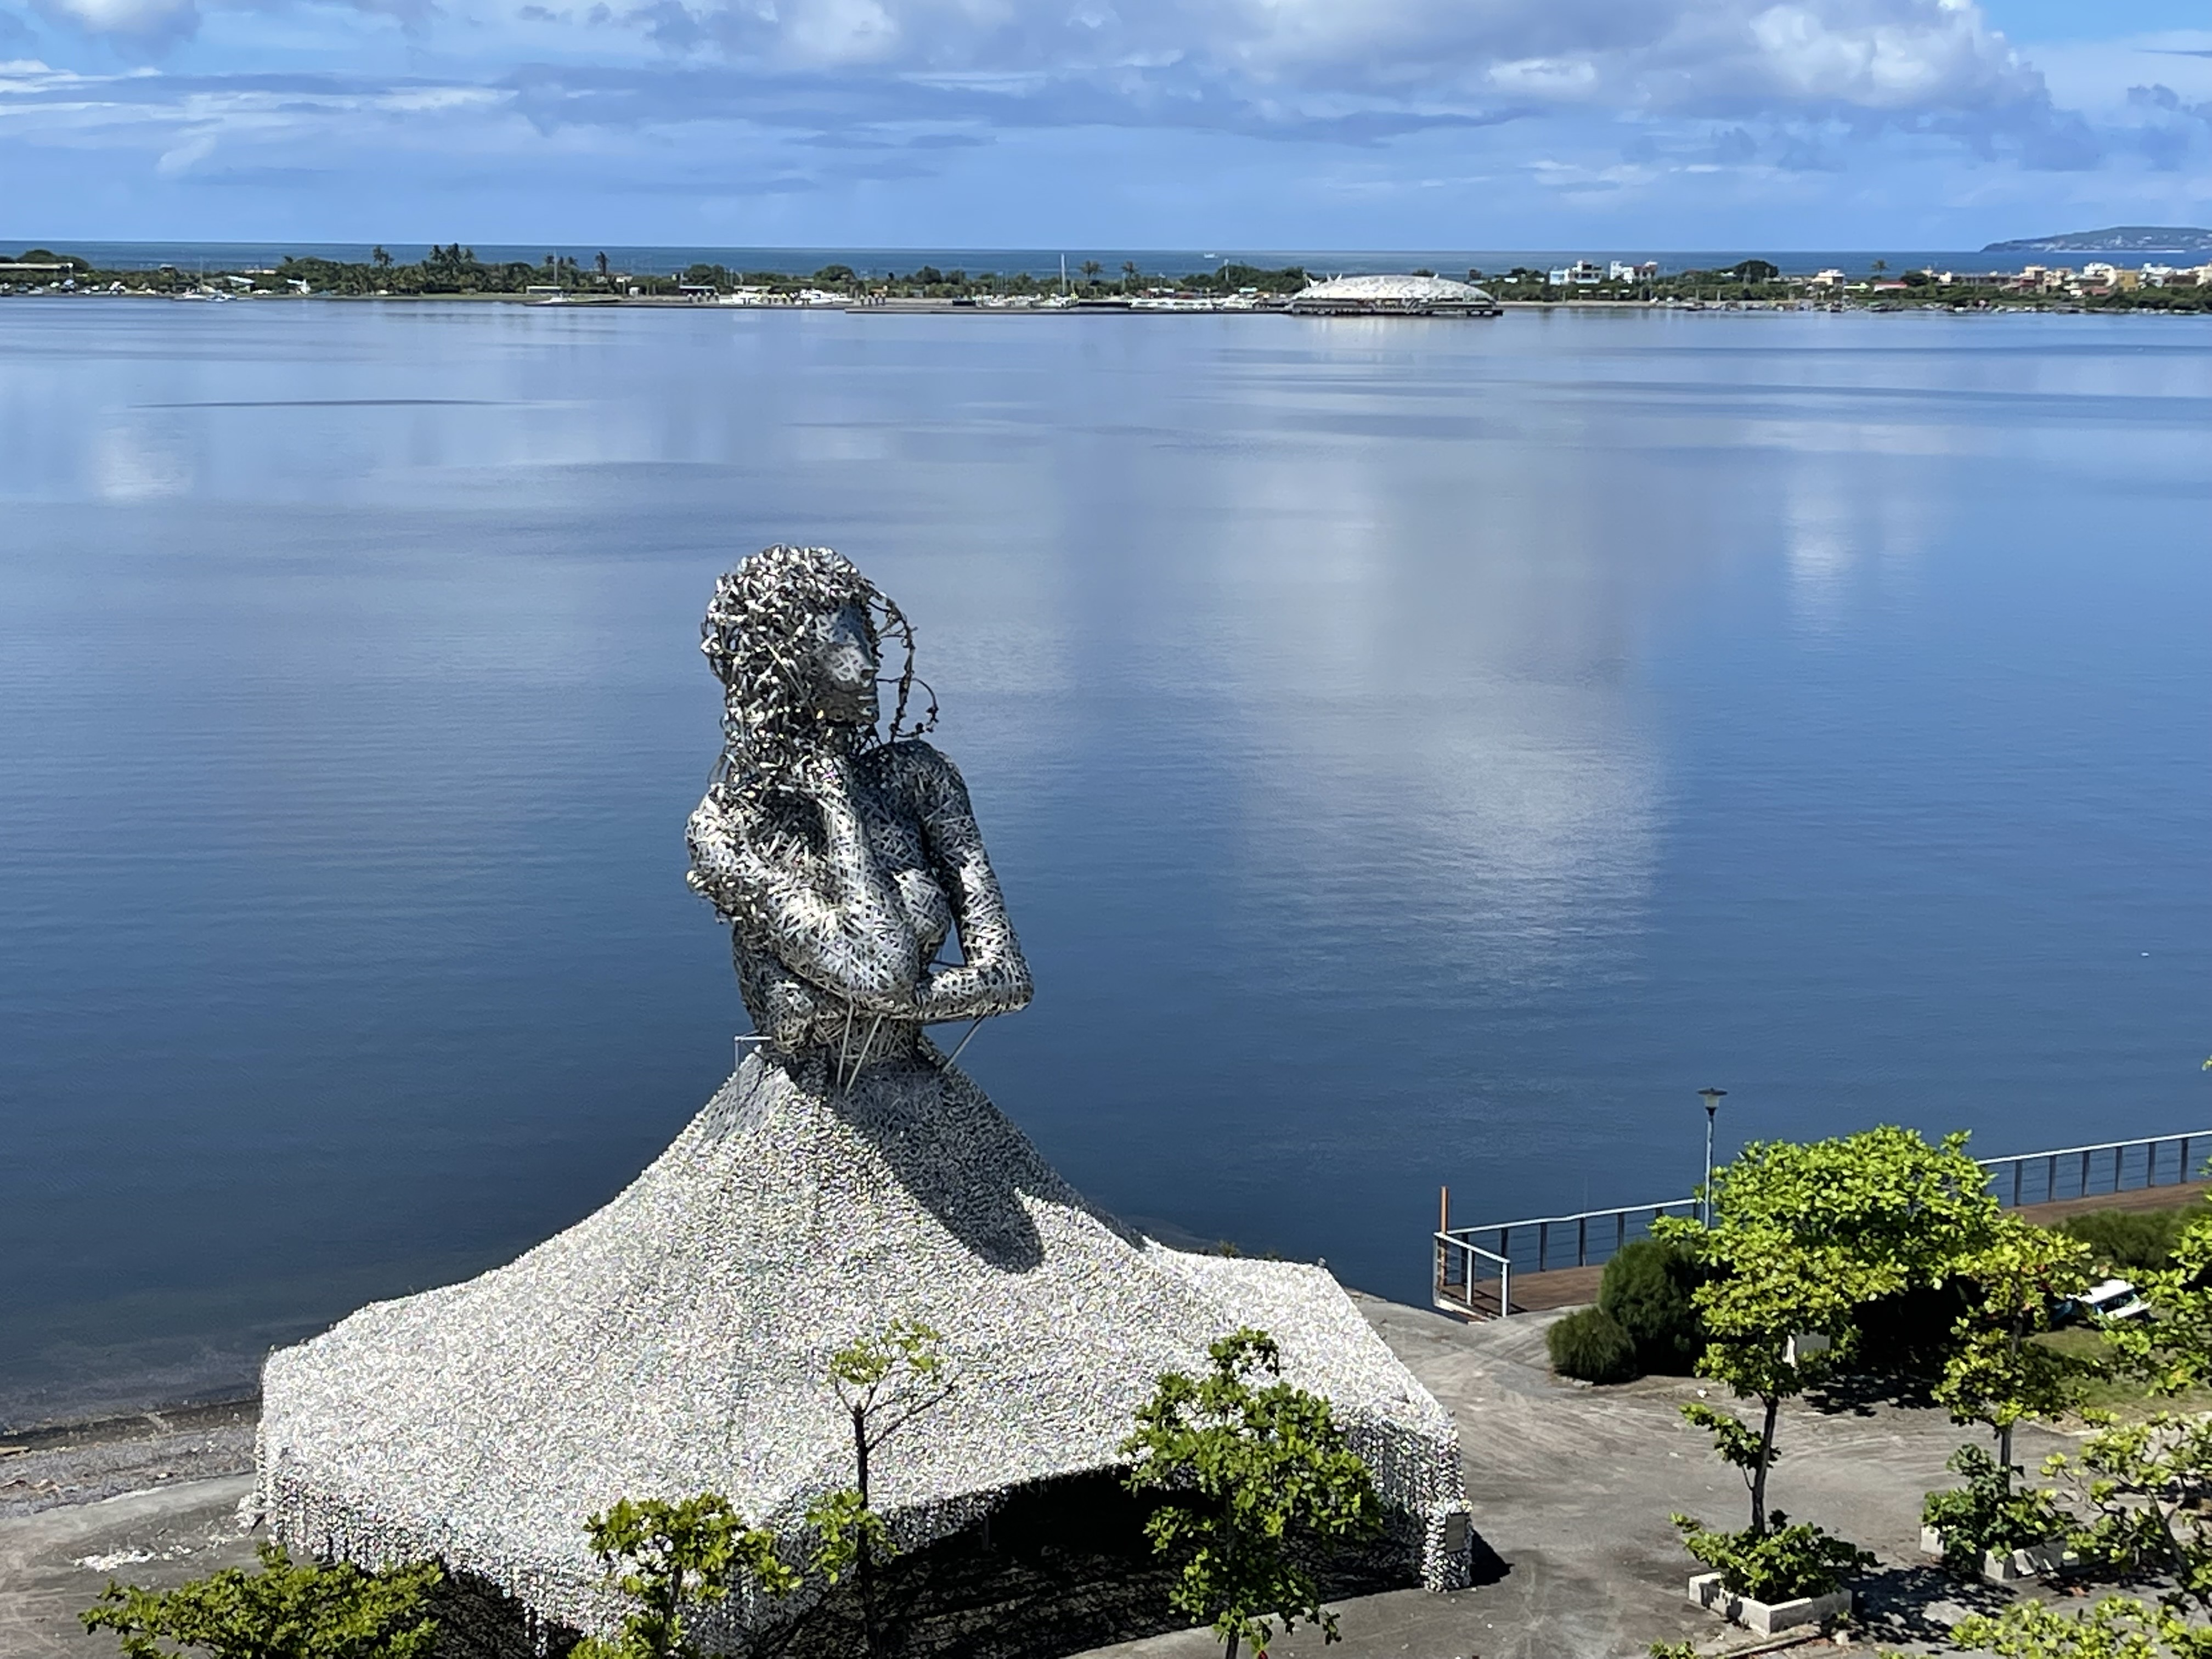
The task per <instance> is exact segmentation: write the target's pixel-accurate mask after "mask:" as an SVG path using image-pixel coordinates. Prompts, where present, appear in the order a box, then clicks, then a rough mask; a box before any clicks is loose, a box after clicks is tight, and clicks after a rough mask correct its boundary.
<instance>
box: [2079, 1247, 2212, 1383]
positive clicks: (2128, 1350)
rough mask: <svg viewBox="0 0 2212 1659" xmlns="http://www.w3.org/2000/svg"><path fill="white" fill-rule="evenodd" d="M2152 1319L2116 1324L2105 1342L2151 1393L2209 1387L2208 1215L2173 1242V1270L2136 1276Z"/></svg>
mask: <svg viewBox="0 0 2212 1659" xmlns="http://www.w3.org/2000/svg"><path fill="white" fill-rule="evenodd" d="M2135 1278H2136V1287H2137V1288H2138V1289H2139V1290H2140V1291H2142V1295H2143V1297H2144V1299H2145V1300H2146V1301H2148V1303H2149V1304H2150V1305H2151V1311H2152V1313H2153V1315H2154V1317H2152V1318H2149V1319H2130V1320H2121V1321H2116V1322H2113V1323H2112V1324H2110V1325H2107V1326H2106V1328H2105V1340H2106V1344H2107V1345H2108V1346H2110V1347H2111V1348H2112V1351H2113V1352H2114V1353H2115V1355H2116V1356H2117V1358H2118V1362H2119V1364H2121V1365H2122V1366H2124V1368H2125V1369H2126V1370H2129V1371H2130V1372H2132V1373H2134V1374H2135V1375H2136V1376H2141V1377H2142V1378H2143V1379H2144V1380H2145V1381H2146V1382H2148V1384H2149V1385H2150V1389H2151V1391H2152V1392H2153V1393H2154V1394H2161V1395H2175V1394H2179V1393H2181V1392H2182V1391H2183V1390H2184V1389H2191V1388H2196V1387H2200V1386H2202V1385H2203V1384H2205V1383H2212V1213H2208V1214H2204V1215H2200V1216H2197V1217H2193V1218H2191V1220H2190V1221H2189V1223H2188V1224H2187V1225H2185V1226H2184V1227H2183V1228H2182V1230H2181V1235H2180V1237H2178V1238H2177V1239H2175V1240H2174V1243H2173V1265H2172V1267H2167V1268H2165V1269H2162V1270H2159V1271H2154V1272H2150V1273H2139V1274H2136V1276H2135Z"/></svg>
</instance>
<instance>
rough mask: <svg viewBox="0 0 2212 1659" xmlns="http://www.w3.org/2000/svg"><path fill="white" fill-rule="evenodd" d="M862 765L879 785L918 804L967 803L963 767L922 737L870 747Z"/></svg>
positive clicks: (871, 778) (862, 758)
mask: <svg viewBox="0 0 2212 1659" xmlns="http://www.w3.org/2000/svg"><path fill="white" fill-rule="evenodd" d="M860 768H861V769H862V770H863V771H864V772H865V773H866V775H867V776H868V777H869V779H870V780H871V781H872V782H874V783H875V784H876V785H877V786H878V787H881V788H884V789H887V790H890V791H891V792H893V793H896V794H898V795H900V796H902V797H903V798H904V799H908V800H911V801H912V802H914V803H915V805H916V806H917V807H924V808H927V807H932V806H939V805H951V804H954V803H957V804H958V805H963V806H964V805H966V804H967V800H968V786H967V783H966V782H965V781H963V779H962V778H961V775H960V769H959V768H958V767H957V766H955V765H954V764H953V763H952V759H951V756H949V755H947V754H945V751H944V750H941V749H939V748H938V747H937V746H936V745H935V744H928V743H924V742H923V741H922V740H921V738H901V739H900V740H899V741H898V742H896V743H886V744H879V745H878V746H877V747H876V748H873V749H871V750H868V751H867V753H866V754H865V755H863V756H862V757H860Z"/></svg>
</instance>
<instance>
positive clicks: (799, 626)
mask: <svg viewBox="0 0 2212 1659" xmlns="http://www.w3.org/2000/svg"><path fill="white" fill-rule="evenodd" d="M848 605H852V606H854V607H857V608H858V609H859V611H860V614H861V615H862V616H863V617H865V618H866V621H867V626H868V630H869V633H870V635H871V636H872V640H873V641H874V643H875V644H876V646H877V647H878V649H879V650H880V649H881V648H882V645H883V642H884V641H885V640H895V641H897V642H898V643H899V644H900V645H901V646H902V647H904V649H905V653H906V660H905V662H904V664H903V665H902V666H901V668H900V670H899V677H898V701H897V703H896V707H895V708H893V710H892V714H891V722H890V726H889V727H888V728H886V729H885V730H884V732H883V733H882V734H881V735H880V736H877V735H874V734H870V735H869V736H868V737H866V738H864V739H863V743H864V744H866V745H868V746H872V745H873V744H877V743H886V744H887V743H895V742H896V741H897V740H898V739H899V738H901V737H902V736H915V735H917V734H919V733H921V732H927V731H928V730H930V729H931V728H932V727H933V726H935V725H936V724H937V699H936V697H935V696H934V695H932V694H930V692H929V686H928V684H927V682H926V681H919V680H917V679H916V678H915V671H914V625H913V624H912V623H909V622H908V621H907V619H906V615H905V613H904V612H903V611H901V610H900V609H899V608H898V606H896V605H893V604H892V603H891V602H890V600H889V599H886V598H884V595H883V594H882V593H881V592H878V589H877V587H876V585H875V584H874V583H873V582H872V581H870V580H868V579H867V578H866V576H863V575H862V574H860V572H859V571H858V570H857V569H855V568H854V566H853V562H852V561H851V560H849V559H848V558H846V557H845V556H843V555H842V554H840V553H836V552H834V551H832V550H830V549H829V548H826V547H785V546H781V545H779V546H775V547H764V548H763V549H762V550H760V551H759V552H757V553H756V554H754V555H753V556H751V557H750V558H749V559H747V560H745V561H744V562H742V563H740V564H739V565H738V567H737V568H735V569H733V570H732V571H731V572H730V573H729V574H727V575H726V576H724V577H723V578H722V579H721V580H720V581H718V582H716V583H715V584H714V599H712V600H711V601H710V602H709V603H708V606H707V620H706V622H705V623H703V624H702V627H701V629H700V636H701V637H700V641H699V648H700V649H701V650H702V651H703V652H705V653H706V654H707V660H708V663H709V664H711V665H713V667H714V677H715V678H717V679H719V680H720V681H721V682H722V688H723V692H724V696H723V699H722V757H721V760H720V763H719V764H718V765H717V766H716V768H715V770H714V782H715V784H716V785H717V786H719V787H721V788H723V789H725V790H726V791H728V792H730V793H734V794H736V795H738V796H741V797H750V798H752V799H756V800H757V799H760V798H761V797H763V796H764V795H765V794H766V793H769V792H770V791H772V790H774V789H775V788H777V787H779V786H780V785H781V783H782V782H783V781H784V779H785V778H786V777H787V775H789V774H790V772H791V771H792V770H793V768H795V767H796V766H797V765H798V764H799V762H800V761H801V760H803V759H804V758H805V757H806V756H807V755H808V754H810V753H811V752H813V751H815V750H817V749H818V748H819V747H820V746H821V744H822V738H823V732H822V724H821V720H820V717H819V716H818V715H817V714H816V713H815V711H814V710H813V709H812V708H810V707H809V706H808V704H807V699H806V673H807V670H806V668H805V664H804V659H805V656H806V655H807V653H808V649H809V647H810V646H811V643H812V641H813V636H814V632H815V630H816V629H819V628H821V627H822V626H823V625H824V623H825V622H826V620H827V618H829V617H832V616H834V615H836V613H837V612H838V611H842V610H843V609H845V607H846V606H848ZM917 684H920V685H921V689H922V690H923V692H924V694H925V695H927V696H929V707H928V709H927V712H926V713H925V714H923V715H922V716H921V719H920V720H918V721H916V722H915V726H913V728H912V729H911V731H909V730H908V729H907V727H906V714H907V705H908V700H909V698H910V697H911V696H912V695H913V692H914V688H915V686H916V685H917Z"/></svg>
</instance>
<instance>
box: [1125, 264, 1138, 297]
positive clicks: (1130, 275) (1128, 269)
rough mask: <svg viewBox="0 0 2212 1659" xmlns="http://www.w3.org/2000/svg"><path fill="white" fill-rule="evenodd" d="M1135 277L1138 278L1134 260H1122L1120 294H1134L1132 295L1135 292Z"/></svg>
mask: <svg viewBox="0 0 2212 1659" xmlns="http://www.w3.org/2000/svg"><path fill="white" fill-rule="evenodd" d="M1137 276H1138V271H1137V262H1136V261H1135V260H1134V259H1124V260H1122V261H1121V292H1122V293H1124V294H1134V293H1135V292H1136V291H1137Z"/></svg>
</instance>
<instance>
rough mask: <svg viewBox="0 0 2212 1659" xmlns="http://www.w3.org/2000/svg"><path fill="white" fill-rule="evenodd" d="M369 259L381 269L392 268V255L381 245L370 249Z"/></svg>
mask: <svg viewBox="0 0 2212 1659" xmlns="http://www.w3.org/2000/svg"><path fill="white" fill-rule="evenodd" d="M368 259H369V263H370V264H373V265H374V266H375V267H376V268H377V269H378V270H391V269H392V256H391V255H390V254H389V253H387V252H385V251H384V249H382V248H381V247H373V248H371V249H369V251H368Z"/></svg>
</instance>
